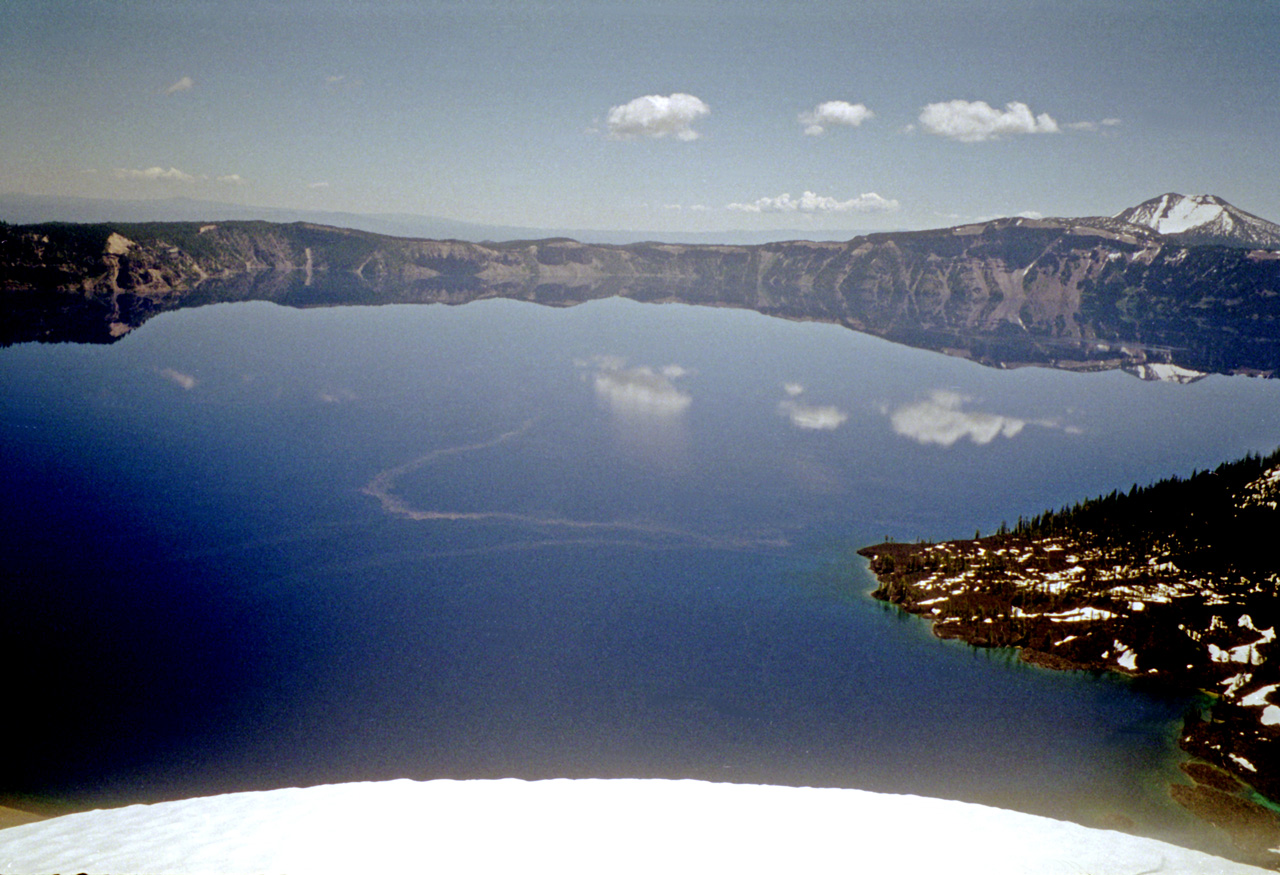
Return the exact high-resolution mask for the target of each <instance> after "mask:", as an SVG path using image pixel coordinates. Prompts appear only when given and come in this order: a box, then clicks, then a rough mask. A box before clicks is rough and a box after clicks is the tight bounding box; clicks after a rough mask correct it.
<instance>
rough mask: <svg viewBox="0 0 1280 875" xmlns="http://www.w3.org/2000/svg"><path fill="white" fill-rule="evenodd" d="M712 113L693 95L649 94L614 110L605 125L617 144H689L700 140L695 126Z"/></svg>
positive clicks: (709, 108)
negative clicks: (636, 141)
mask: <svg viewBox="0 0 1280 875" xmlns="http://www.w3.org/2000/svg"><path fill="white" fill-rule="evenodd" d="M710 113H711V107H709V106H707V105H706V104H705V103H703V102H702V101H701V100H699V99H698V98H696V97H694V96H693V95H692V94H682V93H679V92H677V93H675V94H672V95H670V96H669V97H663V96H662V95H659V94H648V95H645V96H644V97H637V98H636V99H635V100H632V101H630V102H629V103H624V104H622V105H621V106H615V107H613V108H612V109H610V110H609V115H608V117H607V118H606V119H605V124H606V125H607V126H608V128H609V138H610V139H613V140H633V139H635V138H637V137H650V138H653V139H661V138H663V137H669V136H670V137H675V138H676V139H677V140H685V141H688V140H696V139H698V132H697V131H695V130H694V129H693V128H692V127H691V125H692V124H693V123H694V122H695V121H697V120H698V119H700V118H702V117H703V116H706V115H709V114H710Z"/></svg>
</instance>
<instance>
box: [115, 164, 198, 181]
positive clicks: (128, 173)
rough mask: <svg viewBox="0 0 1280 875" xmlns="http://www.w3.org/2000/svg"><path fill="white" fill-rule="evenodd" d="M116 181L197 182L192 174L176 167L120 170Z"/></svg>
mask: <svg viewBox="0 0 1280 875" xmlns="http://www.w3.org/2000/svg"><path fill="white" fill-rule="evenodd" d="M115 176H116V179H142V180H146V181H148V182H195V179H196V178H195V177H194V176H192V175H191V174H190V173H183V172H182V171H181V170H179V169H178V168H176V167H170V168H169V169H168V170H165V169H164V168H163V167H148V168H146V169H145V170H131V169H126V168H118V169H117V170H116V172H115Z"/></svg>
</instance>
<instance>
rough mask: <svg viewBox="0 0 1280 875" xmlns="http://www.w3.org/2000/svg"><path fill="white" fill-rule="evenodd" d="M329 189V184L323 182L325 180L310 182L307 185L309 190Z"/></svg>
mask: <svg viewBox="0 0 1280 875" xmlns="http://www.w3.org/2000/svg"><path fill="white" fill-rule="evenodd" d="M328 187H329V183H327V182H325V181H323V180H321V181H320V182H309V183H307V188H328Z"/></svg>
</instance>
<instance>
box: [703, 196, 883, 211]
mask: <svg viewBox="0 0 1280 875" xmlns="http://www.w3.org/2000/svg"><path fill="white" fill-rule="evenodd" d="M898 206H899V204H898V202H897V201H896V200H892V199H890V198H883V197H881V196H880V195H878V194H876V193H875V192H874V191H869V192H865V193H863V194H860V195H858V196H857V197H855V198H850V199H849V200H847V201H842V200H837V199H835V198H833V197H826V196H823V195H818V194H814V193H813V192H811V191H806V192H805V193H804V194H802V195H801V196H800V197H798V198H793V197H792V196H791V195H790V194H780V195H778V196H777V197H762V198H760V199H758V200H754V201H752V202H751V203H734V204H729V205H728V207H726V209H730V210H737V211H739V212H743V213H795V212H801V213H884V212H890V211H892V210H896V209H897V208H898Z"/></svg>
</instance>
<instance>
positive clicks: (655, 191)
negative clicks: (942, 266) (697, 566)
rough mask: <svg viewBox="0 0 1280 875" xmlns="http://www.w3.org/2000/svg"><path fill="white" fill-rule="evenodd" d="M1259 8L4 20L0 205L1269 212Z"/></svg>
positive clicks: (332, 5)
mask: <svg viewBox="0 0 1280 875" xmlns="http://www.w3.org/2000/svg"><path fill="white" fill-rule="evenodd" d="M1277 44H1280V6H1276V5H1274V4H1244V3H1234V2H1232V3H1220V2H1206V0H1172V2H1154V0H1137V2H1126V3H1114V2H1108V3H1104V2H1090V0H1082V2H1074V3H1067V4H1064V3H1060V2H1047V0H1031V2H1028V0H995V2H986V0H982V2H979V0H949V2H923V0H870V2H865V3H859V4H856V5H854V4H847V3H835V2H785V0H773V2H764V0H741V2H733V3H728V2H719V0H679V2H676V0H655V2H647V3H644V4H631V3H622V2H616V0H572V2H544V3H525V2H516V0H469V2H453V0H427V2H422V3H404V2H394V0H366V2H358V3H353V2H347V0H342V2H337V0H321V2H316V3H310V4H307V5H306V6H305V7H300V6H298V5H297V4H288V3H284V2H277V0H226V2H218V3H214V2H197V3H183V4H177V3H173V2H168V0H121V2H110V3H108V2H99V0H81V2H74V3H68V4H62V3H52V2H45V0H15V2H14V3H12V4H10V6H9V7H8V12H7V15H6V23H5V27H4V28H3V29H0V77H2V81H3V83H4V87H3V89H0V118H2V119H4V124H3V125H2V126H0V155H3V157H4V160H3V161H0V191H3V192H20V193H26V194H33V195H59V196H72V197H91V198H115V199H152V198H172V197H191V198H196V199H201V200H212V201H221V202H227V203H235V204H245V205H253V206H256V207H273V208H287V209H305V210H317V211H319V210H324V211H347V212H356V213H411V214H420V215H431V216H440V217H446V218H449V219H453V220H458V221H467V222H476V223H484V224H495V225H520V226H528V227H536V228H587V229H654V230H661V231H688V232H699V231H718V230H726V229H733V230H745V231H751V230H766V229H786V230H793V231H795V232H797V233H804V232H806V231H810V232H814V233H818V232H823V231H832V230H836V229H840V230H844V229H848V230H850V231H855V232H865V231H874V230H889V229H904V228H927V227H938V226H943V225H948V224H956V223H959V222H964V221H972V220H977V219H982V218H988V217H991V216H996V215H1014V214H1027V215H1037V214H1038V215H1060V216H1070V215H1096V214H1108V213H1114V212H1116V211H1119V210H1121V209H1123V208H1125V207H1128V206H1132V205H1134V204H1136V203H1139V202H1141V201H1143V200H1145V199H1147V198H1150V197H1153V196H1155V195H1158V194H1161V193H1163V192H1166V191H1181V192H1183V193H1188V194H1192V193H1214V194H1218V195H1220V196H1222V197H1224V198H1226V199H1227V200H1228V201H1230V202H1232V203H1234V204H1236V205H1237V206H1239V207H1241V208H1242V209H1245V210H1247V211H1249V212H1252V213H1255V214H1257V215H1260V216H1264V217H1268V218H1272V219H1275V218H1276V217H1280V177H1277V175H1276V174H1275V172H1274V155H1275V144H1276V143H1277V142H1280V113H1278V112H1277V111H1276V103H1275V96H1274V88H1273V87H1272V86H1273V84H1274V82H1275V81H1276V75H1277V72H1280V71H1278V69H1277V68H1278V67H1280V61H1278V60H1277V56H1276V54H1275V46H1276V45H1277Z"/></svg>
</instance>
